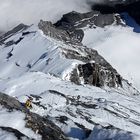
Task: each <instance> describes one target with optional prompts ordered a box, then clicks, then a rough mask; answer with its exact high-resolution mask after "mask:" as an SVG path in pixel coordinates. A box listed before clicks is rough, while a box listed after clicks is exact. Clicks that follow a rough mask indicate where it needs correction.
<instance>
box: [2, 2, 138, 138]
mask: <svg viewBox="0 0 140 140" xmlns="http://www.w3.org/2000/svg"><path fill="white" fill-rule="evenodd" d="M129 2H131V1H129ZM126 15H127V20H130V18H129V15H128V13H127V14H126V13H123V16H122V14H121V13H102V12H101V11H91V12H88V13H78V12H74V11H73V12H70V13H67V14H65V15H63V17H62V18H61V19H60V20H59V21H58V22H56V23H54V24H53V23H52V22H50V21H44V20H40V22H39V23H38V25H36V24H32V25H31V26H29V25H24V24H20V25H18V26H16V27H15V28H14V29H12V30H10V31H8V32H7V33H5V34H2V35H1V36H0V91H1V92H0V140H7V139H10V138H11V139H12V140H17V139H21V140H26V139H27V140H30V139H31V140H32V139H35V140H41V139H42V140H139V139H140V134H139V132H140V121H139V120H140V109H139V108H140V104H139V102H140V92H139V90H138V89H137V88H135V86H134V85H133V84H132V83H130V82H134V81H133V80H132V81H131V76H130V75H128V73H129V70H131V72H132V73H133V74H134V75H135V74H136V75H138V74H139V71H138V70H139V69H138V70H135V71H134V72H133V70H132V69H130V68H131V67H133V66H137V64H138V63H139V61H138V58H139V57H137V56H138V55H137V52H138V53H139V51H138V50H139V48H138V47H139V34H138V33H135V32H133V29H132V28H130V27H128V25H127V24H126V20H125V16H126ZM131 39H132V40H133V41H135V43H132V44H131V42H132V40H131ZM131 45H134V47H133V49H130V48H131ZM124 47H125V48H124ZM97 50H98V51H99V52H98V51H97ZM126 50H128V51H126ZM132 50H134V52H135V54H134V55H135V57H134V59H133V57H130V58H127V57H128V56H129V55H130V54H131V53H130V54H129V52H132ZM136 50H137V51H136ZM124 52H125V53H124ZM100 53H101V54H102V55H101V54H100ZM110 56H111V57H112V58H110ZM116 57H117V59H116ZM125 58H127V61H126V59H125ZM124 60H125V61H124ZM128 60H129V63H130V66H131V67H129V66H128V65H127V62H128ZM120 61H122V62H125V63H123V66H122V63H120ZM127 66H128V67H127ZM134 68H135V67H134ZM124 70H125V71H124ZM134 77H135V76H134ZM127 78H128V79H127ZM138 78H139V76H138ZM136 81H139V80H137V79H136ZM134 83H135V82H134ZM28 99H30V100H31V99H32V100H31V105H32V107H31V108H28V107H27V106H26V105H25V103H26V101H27V100H28Z"/></svg>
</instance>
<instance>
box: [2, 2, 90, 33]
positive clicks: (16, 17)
mask: <svg viewBox="0 0 140 140" xmlns="http://www.w3.org/2000/svg"><path fill="white" fill-rule="evenodd" d="M73 10H75V11H78V12H86V11H89V10H90V7H89V5H88V4H87V3H86V0H0V19H1V22H0V30H4V31H5V30H9V29H10V28H12V27H14V26H15V25H17V24H19V23H21V22H22V23H25V24H32V23H37V22H38V21H39V20H40V19H45V20H49V21H52V22H55V21H56V20H58V19H60V18H61V16H62V15H63V14H65V13H67V12H70V11H73Z"/></svg>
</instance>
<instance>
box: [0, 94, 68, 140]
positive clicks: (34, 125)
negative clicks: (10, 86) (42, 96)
mask: <svg viewBox="0 0 140 140" xmlns="http://www.w3.org/2000/svg"><path fill="white" fill-rule="evenodd" d="M0 105H2V106H3V107H4V108H7V109H8V110H9V111H13V110H19V111H21V112H23V113H25V116H26V117H25V121H26V127H27V128H30V129H32V130H33V131H34V132H35V133H38V134H40V135H41V136H42V140H67V138H66V137H65V136H64V133H63V132H62V131H61V130H60V129H59V128H58V127H57V126H56V125H55V124H54V123H52V121H51V120H49V119H48V118H47V117H45V118H44V117H41V116H39V115H38V114H35V113H32V112H30V111H29V110H28V109H27V108H26V107H25V106H24V104H22V103H20V102H19V101H18V100H16V99H15V98H14V97H10V96H8V95H6V94H3V93H0ZM15 123H16V122H15ZM0 128H1V127H0ZM4 130H7V131H13V132H15V133H18V134H20V135H22V133H21V132H18V131H16V130H13V129H12V128H10V129H4Z"/></svg>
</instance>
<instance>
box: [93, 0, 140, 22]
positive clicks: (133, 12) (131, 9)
mask: <svg viewBox="0 0 140 140" xmlns="http://www.w3.org/2000/svg"><path fill="white" fill-rule="evenodd" d="M139 7H140V0H128V1H124V2H119V1H115V2H106V3H105V4H102V5H101V4H98V5H94V6H93V10H98V11H100V12H101V13H104V14H111V13H122V12H128V13H129V14H130V16H132V17H133V18H134V19H135V20H136V21H137V22H138V23H139V24H140V10H139Z"/></svg>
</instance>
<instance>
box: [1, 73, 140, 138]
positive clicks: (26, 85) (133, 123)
mask: <svg viewBox="0 0 140 140" xmlns="http://www.w3.org/2000/svg"><path fill="white" fill-rule="evenodd" d="M2 83H3V84H2ZM0 85H1V87H0V88H1V90H2V91H3V92H5V93H7V94H9V95H10V96H15V97H16V98H18V99H19V100H20V101H21V102H25V101H26V99H27V97H26V95H29V94H32V95H37V97H39V98H40V99H39V100H38V102H40V105H42V106H44V107H45V109H44V108H42V107H38V106H37V105H36V104H33V109H32V111H33V112H35V113H38V114H40V115H42V116H45V115H46V116H47V115H49V116H50V117H52V120H53V121H54V122H55V124H57V125H58V126H59V127H60V128H61V129H62V130H63V131H64V132H65V133H66V134H67V135H68V136H69V137H73V138H77V139H80V140H82V139H83V138H84V137H85V134H84V131H83V130H82V129H80V128H78V127H77V125H76V123H78V124H81V125H84V126H85V127H86V128H88V129H90V130H92V129H93V128H94V131H93V132H94V135H93V136H92V135H91V138H92V137H93V138H95V139H97V138H98V140H100V139H99V138H100V137H99V136H101V134H102V136H104V137H102V140H105V139H106V138H114V139H115V140H120V139H121V138H124V135H125V136H126V137H125V138H128V139H122V140H139V139H140V136H138V135H139V132H140V127H139V125H140V122H139V119H140V105H139V100H140V96H130V95H123V94H122V91H121V90H119V89H118V90H114V89H109V90H108V91H106V90H102V89H100V88H96V87H93V86H82V85H80V86H78V85H75V84H72V83H70V82H66V81H63V80H61V79H59V78H56V77H54V76H51V75H48V74H47V75H46V74H44V73H42V72H29V73H26V74H24V75H22V76H21V77H18V78H16V79H13V80H12V79H11V80H5V81H1V82H0ZM62 95H63V96H62ZM78 95H80V99H79V101H76V100H77V96H78ZM65 96H66V97H67V98H72V99H75V103H74V102H73V100H71V101H70V102H69V104H67V98H65ZM34 102H36V100H34ZM76 102H77V103H79V105H76ZM88 106H89V107H88ZM94 106H95V107H94ZM11 115H12V114H11ZM60 116H67V117H68V121H66V123H67V124H68V125H65V123H64V124H63V123H60V122H59V121H56V120H55V119H54V118H57V117H60ZM95 124H100V126H102V127H110V125H111V126H114V127H115V128H116V129H115V128H114V129H113V128H112V129H110V130H108V131H107V130H106V129H101V127H95V126H96V125H95ZM126 131H128V132H126ZM95 132H96V133H95ZM129 132H132V133H129ZM103 134H104V135H103ZM123 134H124V135H123ZM117 136H118V137H117ZM119 136H120V137H119ZM88 140H90V139H88ZM91 140H92V139H91Z"/></svg>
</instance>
